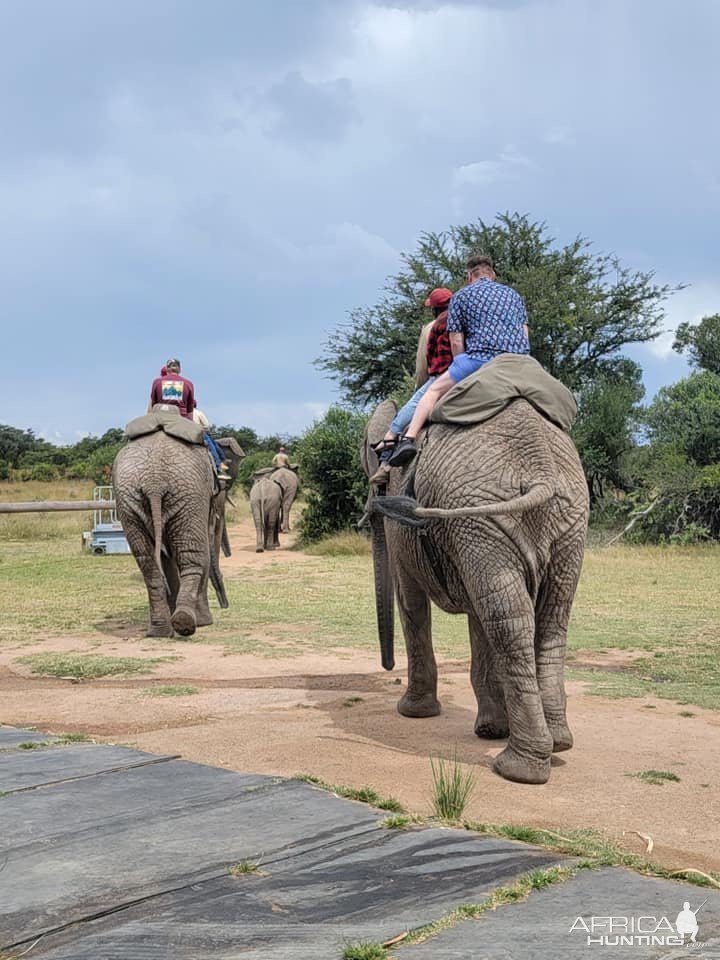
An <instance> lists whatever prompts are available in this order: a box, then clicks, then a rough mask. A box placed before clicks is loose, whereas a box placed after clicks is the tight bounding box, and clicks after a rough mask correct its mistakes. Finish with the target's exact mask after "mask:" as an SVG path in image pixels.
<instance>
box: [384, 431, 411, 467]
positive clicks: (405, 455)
mask: <svg viewBox="0 0 720 960" xmlns="http://www.w3.org/2000/svg"><path fill="white" fill-rule="evenodd" d="M416 453H417V444H416V443H415V440H414V438H413V437H401V438H400V440H399V441H398V444H397V446H396V447H395V449H394V450H393V452H392V453H391V454H390V456H389V458H388V464H389V465H390V466H391V467H404V466H405V465H406V464H408V463H410V461H411V460H413V459H414V457H415V454H416Z"/></svg>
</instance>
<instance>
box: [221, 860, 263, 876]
mask: <svg viewBox="0 0 720 960" xmlns="http://www.w3.org/2000/svg"><path fill="white" fill-rule="evenodd" d="M228 873H229V874H230V876H231V877H246V876H251V875H252V876H256V877H264V876H266V874H264V873H263V872H262V870H261V869H260V861H259V860H241V861H240V862H239V863H235V864H233V866H231V867H228Z"/></svg>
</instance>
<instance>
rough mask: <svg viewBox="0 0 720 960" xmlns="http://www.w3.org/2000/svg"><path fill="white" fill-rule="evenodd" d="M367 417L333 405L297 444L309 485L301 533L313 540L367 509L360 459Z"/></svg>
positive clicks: (343, 526)
mask: <svg viewBox="0 0 720 960" xmlns="http://www.w3.org/2000/svg"><path fill="white" fill-rule="evenodd" d="M366 422H367V417H366V416H365V415H364V414H361V413H356V412H354V411H352V410H346V409H343V408H342V407H331V408H330V409H329V410H328V412H327V413H326V414H325V416H324V417H323V419H322V420H318V421H316V423H315V424H314V425H313V426H312V427H311V428H310V429H309V430H308V431H307V433H306V434H305V435H304V436H303V437H302V438H301V440H300V443H299V445H298V461H299V464H300V475H301V477H302V479H303V483H304V484H305V486H306V488H307V494H306V498H305V500H306V502H305V509H304V510H303V515H302V517H301V519H300V524H299V530H300V539H301V540H302V541H303V542H304V543H312V542H314V541H316V540H320V539H322V538H323V537H326V536H328V535H329V534H331V533H335V532H336V531H338V530H346V529H348V528H349V527H350V526H351V525H352V524H353V523H356V522H357V521H358V520H359V519H360V517H361V516H362V514H363V511H364V509H365V502H366V500H367V492H368V484H367V479H366V477H365V474H364V472H363V469H362V466H361V465H360V445H361V443H362V439H363V431H364V429H365V424H366Z"/></svg>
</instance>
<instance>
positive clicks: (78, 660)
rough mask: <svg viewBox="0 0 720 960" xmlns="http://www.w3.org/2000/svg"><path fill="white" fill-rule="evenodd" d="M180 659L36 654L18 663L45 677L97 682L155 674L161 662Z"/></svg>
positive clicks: (87, 654) (21, 659) (82, 654)
mask: <svg viewBox="0 0 720 960" xmlns="http://www.w3.org/2000/svg"><path fill="white" fill-rule="evenodd" d="M177 659H178V658H177V657H149V658H147V659H143V658H142V657H102V656H99V655H98V654H95V653H78V654H73V653H33V654H30V655H29V656H26V657H18V658H17V659H16V661H15V662H16V663H21V664H23V665H24V666H27V667H30V672H31V673H35V674H39V675H40V676H43V677H73V678H75V679H78V680H94V679H96V678H97V677H117V676H133V675H136V674H142V673H152V671H153V670H154V669H155V668H156V667H157V666H158V664H160V663H166V662H167V661H168V660H177Z"/></svg>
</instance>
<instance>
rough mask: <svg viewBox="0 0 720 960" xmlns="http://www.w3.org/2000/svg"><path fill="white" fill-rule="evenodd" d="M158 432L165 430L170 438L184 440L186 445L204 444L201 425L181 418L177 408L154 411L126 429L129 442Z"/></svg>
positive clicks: (139, 418) (138, 418)
mask: <svg viewBox="0 0 720 960" xmlns="http://www.w3.org/2000/svg"><path fill="white" fill-rule="evenodd" d="M158 430H164V431H165V433H167V435H168V436H170V437H175V439H176V440H184V441H185V443H204V440H203V432H204V431H203V428H202V427H201V426H200V424H199V423H194V422H193V421H192V420H188V419H187V418H186V417H181V416H180V411H179V410H178V409H177V407H170V409H168V410H159V409H154V410H152V411H151V412H150V413H146V414H145V416H143V417H136V418H135V419H134V420H131V421H130V423H129V424H128V425H127V426H126V427H125V436H126V437H127V438H128V439H129V440H137V438H138V437H144V436H147V434H149V433H156V432H157V431H158Z"/></svg>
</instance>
